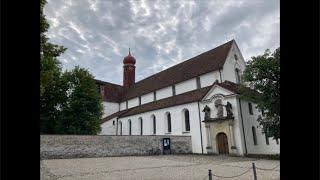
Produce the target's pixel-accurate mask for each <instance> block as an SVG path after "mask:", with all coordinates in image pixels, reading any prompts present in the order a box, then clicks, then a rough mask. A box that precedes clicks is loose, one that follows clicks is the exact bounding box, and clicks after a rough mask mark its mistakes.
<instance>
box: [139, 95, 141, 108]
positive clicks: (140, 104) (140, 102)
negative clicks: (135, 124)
mask: <svg viewBox="0 0 320 180" xmlns="http://www.w3.org/2000/svg"><path fill="white" fill-rule="evenodd" d="M140 105H141V96H139V106H140Z"/></svg>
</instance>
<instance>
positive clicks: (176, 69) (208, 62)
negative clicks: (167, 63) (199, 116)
mask: <svg viewBox="0 0 320 180" xmlns="http://www.w3.org/2000/svg"><path fill="white" fill-rule="evenodd" d="M233 41H234V40H232V41H229V42H227V43H225V44H222V45H220V46H218V47H216V48H214V49H212V50H210V51H207V52H204V53H202V54H200V55H198V56H196V57H193V58H191V59H189V60H187V61H184V62H182V63H179V64H177V65H175V66H172V67H170V68H168V69H166V70H164V71H161V72H159V73H157V74H154V75H152V76H149V77H147V78H145V79H143V80H141V81H139V82H136V83H135V84H134V85H133V86H131V87H130V88H129V89H126V90H125V89H124V88H123V86H120V85H117V84H112V83H108V82H104V81H100V80H96V82H97V84H101V85H104V86H105V87H104V92H105V94H104V100H105V101H110V102H122V101H125V100H128V99H131V98H134V97H138V96H141V95H144V94H147V93H150V92H153V91H155V90H158V89H161V88H164V87H167V86H171V85H173V84H176V83H179V82H182V81H184V80H188V79H191V78H194V77H197V76H200V75H202V74H205V73H209V72H212V71H215V70H219V69H221V68H222V67H223V65H224V63H225V61H226V58H227V55H228V52H229V50H230V48H231V45H232V42H233Z"/></svg>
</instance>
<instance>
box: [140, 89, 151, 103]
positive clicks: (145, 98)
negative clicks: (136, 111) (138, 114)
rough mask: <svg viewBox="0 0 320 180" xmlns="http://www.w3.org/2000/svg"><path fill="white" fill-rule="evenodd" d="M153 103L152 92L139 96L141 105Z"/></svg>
mask: <svg viewBox="0 0 320 180" xmlns="http://www.w3.org/2000/svg"><path fill="white" fill-rule="evenodd" d="M152 101H153V92H151V93H148V94H145V95H142V96H141V104H146V103H148V102H152Z"/></svg>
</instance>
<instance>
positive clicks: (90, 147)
mask: <svg viewBox="0 0 320 180" xmlns="http://www.w3.org/2000/svg"><path fill="white" fill-rule="evenodd" d="M163 138H170V139H171V153H172V154H188V153H192V146H191V137H190V136H102V135H101V136H100V135H99V136H87V135H40V158H41V159H60V158H61V159H64V158H80V157H106V156H130V155H151V154H157V153H156V152H158V153H160V154H162V139H163ZM156 150H158V151H156Z"/></svg>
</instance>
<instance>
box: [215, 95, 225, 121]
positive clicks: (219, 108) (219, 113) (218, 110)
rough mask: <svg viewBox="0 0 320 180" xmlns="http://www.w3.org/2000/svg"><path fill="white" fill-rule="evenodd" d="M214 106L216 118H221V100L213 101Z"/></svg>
mask: <svg viewBox="0 0 320 180" xmlns="http://www.w3.org/2000/svg"><path fill="white" fill-rule="evenodd" d="M214 106H215V107H216V109H217V117H218V118H219V117H223V105H222V100H221V99H217V100H215V101H214Z"/></svg>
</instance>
